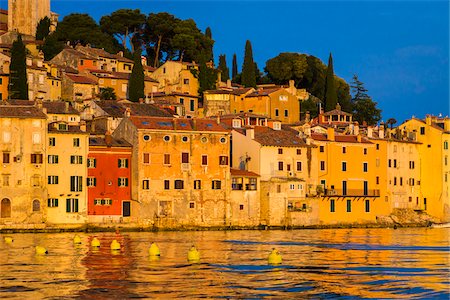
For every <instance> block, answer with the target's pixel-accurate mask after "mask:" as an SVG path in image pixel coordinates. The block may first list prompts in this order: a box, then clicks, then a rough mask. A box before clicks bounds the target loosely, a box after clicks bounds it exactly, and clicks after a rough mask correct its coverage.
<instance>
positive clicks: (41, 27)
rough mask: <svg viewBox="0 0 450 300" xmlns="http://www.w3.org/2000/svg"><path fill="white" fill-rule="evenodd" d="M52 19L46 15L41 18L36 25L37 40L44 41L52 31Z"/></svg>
mask: <svg viewBox="0 0 450 300" xmlns="http://www.w3.org/2000/svg"><path fill="white" fill-rule="evenodd" d="M50 25H51V22H50V19H49V18H48V17H47V16H45V17H44V18H43V19H41V20H40V21H39V23H38V25H37V26H36V40H37V41H43V40H45V38H46V37H47V36H48V35H49V33H50Z"/></svg>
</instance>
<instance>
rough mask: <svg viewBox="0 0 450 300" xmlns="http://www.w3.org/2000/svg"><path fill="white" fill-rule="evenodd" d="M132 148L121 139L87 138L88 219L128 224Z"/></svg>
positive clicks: (109, 136) (108, 136) (108, 137)
mask: <svg viewBox="0 0 450 300" xmlns="http://www.w3.org/2000/svg"><path fill="white" fill-rule="evenodd" d="M131 149H132V146H131V145H130V144H129V143H127V142H126V141H124V140H121V139H120V140H118V139H113V138H112V137H111V135H108V134H107V135H106V136H105V138H100V137H94V136H92V137H90V138H89V155H88V159H87V168H88V177H87V180H86V187H87V190H88V220H89V222H91V223H112V222H129V221H130V216H131V210H132V208H133V206H134V204H132V201H131V153H132V152H131Z"/></svg>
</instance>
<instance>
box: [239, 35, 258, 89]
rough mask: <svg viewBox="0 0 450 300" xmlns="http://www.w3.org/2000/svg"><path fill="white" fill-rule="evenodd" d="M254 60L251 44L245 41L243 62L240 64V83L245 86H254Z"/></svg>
mask: <svg viewBox="0 0 450 300" xmlns="http://www.w3.org/2000/svg"><path fill="white" fill-rule="evenodd" d="M255 71H256V70H255V62H254V61H253V51H252V44H251V43H250V41H249V40H247V42H246V43H245V54H244V64H243V65H242V76H241V84H242V85H244V86H245V87H256V72H255Z"/></svg>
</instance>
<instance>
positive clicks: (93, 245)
mask: <svg viewBox="0 0 450 300" xmlns="http://www.w3.org/2000/svg"><path fill="white" fill-rule="evenodd" d="M91 247H95V248H98V247H100V241H99V240H98V239H97V238H96V237H95V238H93V239H92V241H91Z"/></svg>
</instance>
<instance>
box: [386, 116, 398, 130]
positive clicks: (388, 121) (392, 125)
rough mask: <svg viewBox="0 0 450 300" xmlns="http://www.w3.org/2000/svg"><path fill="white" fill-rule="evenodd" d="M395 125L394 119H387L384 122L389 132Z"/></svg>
mask: <svg viewBox="0 0 450 300" xmlns="http://www.w3.org/2000/svg"><path fill="white" fill-rule="evenodd" d="M396 123H397V120H396V119H394V118H389V119H388V120H387V121H386V125H389V127H391V130H392V128H393V127H394V124H396Z"/></svg>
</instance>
